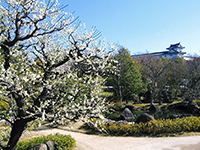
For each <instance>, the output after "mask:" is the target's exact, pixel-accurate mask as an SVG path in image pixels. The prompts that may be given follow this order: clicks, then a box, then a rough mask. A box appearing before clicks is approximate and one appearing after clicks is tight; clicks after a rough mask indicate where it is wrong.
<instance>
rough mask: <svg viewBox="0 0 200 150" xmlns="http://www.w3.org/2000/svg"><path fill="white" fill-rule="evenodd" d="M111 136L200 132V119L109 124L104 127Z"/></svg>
mask: <svg viewBox="0 0 200 150" xmlns="http://www.w3.org/2000/svg"><path fill="white" fill-rule="evenodd" d="M102 127H104V129H105V130H106V131H107V132H108V133H109V134H110V135H117V136H119V135H131V136H141V135H150V136H156V135H160V134H168V133H169V134H171V133H180V132H200V117H187V118H177V119H174V120H171V119H160V120H154V121H150V122H147V123H139V124H133V125H130V124H115V123H109V124H108V125H102Z"/></svg>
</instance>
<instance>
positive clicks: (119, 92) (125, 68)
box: [107, 47, 145, 103]
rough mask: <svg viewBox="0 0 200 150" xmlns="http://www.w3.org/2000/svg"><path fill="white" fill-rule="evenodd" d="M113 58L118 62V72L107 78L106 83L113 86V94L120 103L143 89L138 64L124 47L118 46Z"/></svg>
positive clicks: (133, 96)
mask: <svg viewBox="0 0 200 150" xmlns="http://www.w3.org/2000/svg"><path fill="white" fill-rule="evenodd" d="M114 58H115V60H117V62H118V65H117V68H118V73H117V74H115V75H114V76H111V77H110V78H109V79H108V80H107V85H108V86H112V87H113V92H114V95H115V97H116V98H117V99H119V100H120V102H121V103H122V101H124V100H126V101H127V102H128V100H131V99H132V100H133V99H134V98H135V97H136V95H137V94H138V93H140V92H141V91H145V88H144V87H143V82H142V75H141V74H140V66H139V63H138V62H137V61H136V60H134V59H133V58H132V57H131V55H130V53H129V51H128V50H127V49H125V48H124V47H120V48H119V50H118V52H117V53H116V54H115V56H114Z"/></svg>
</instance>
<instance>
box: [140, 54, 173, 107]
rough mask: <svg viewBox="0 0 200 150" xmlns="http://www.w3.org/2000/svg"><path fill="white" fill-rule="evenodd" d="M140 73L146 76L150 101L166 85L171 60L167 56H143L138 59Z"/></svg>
mask: <svg viewBox="0 0 200 150" xmlns="http://www.w3.org/2000/svg"><path fill="white" fill-rule="evenodd" d="M140 63H141V65H142V74H143V75H144V76H145V77H146V78H147V80H146V81H148V91H149V92H150V93H151V97H150V103H151V104H152V103H153V100H156V99H157V97H158V95H159V94H160V92H161V91H162V90H163V89H164V88H165V86H166V85H167V81H168V78H167V74H168V73H169V71H170V67H171V65H172V61H171V59H169V58H162V59H159V58H157V57H155V56H144V57H142V58H141V59H140Z"/></svg>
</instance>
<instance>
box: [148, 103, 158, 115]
mask: <svg viewBox="0 0 200 150" xmlns="http://www.w3.org/2000/svg"><path fill="white" fill-rule="evenodd" d="M158 111H159V108H158V106H156V105H154V104H152V105H151V106H150V108H149V112H150V113H151V114H155V113H157V112H158Z"/></svg>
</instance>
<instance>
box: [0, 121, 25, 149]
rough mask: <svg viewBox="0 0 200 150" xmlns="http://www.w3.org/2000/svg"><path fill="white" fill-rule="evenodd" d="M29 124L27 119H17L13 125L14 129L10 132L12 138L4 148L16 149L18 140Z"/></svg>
mask: <svg viewBox="0 0 200 150" xmlns="http://www.w3.org/2000/svg"><path fill="white" fill-rule="evenodd" d="M26 125H27V120H24V119H19V120H16V121H15V122H14V124H13V126H12V131H11V134H10V139H9V141H8V144H7V147H6V148H4V150H15V149H16V146H17V142H18V141H19V139H20V137H21V135H22V133H23V131H24V129H25V127H26Z"/></svg>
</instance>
